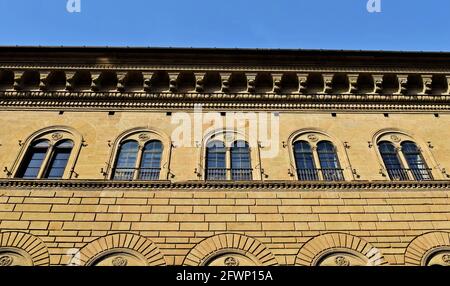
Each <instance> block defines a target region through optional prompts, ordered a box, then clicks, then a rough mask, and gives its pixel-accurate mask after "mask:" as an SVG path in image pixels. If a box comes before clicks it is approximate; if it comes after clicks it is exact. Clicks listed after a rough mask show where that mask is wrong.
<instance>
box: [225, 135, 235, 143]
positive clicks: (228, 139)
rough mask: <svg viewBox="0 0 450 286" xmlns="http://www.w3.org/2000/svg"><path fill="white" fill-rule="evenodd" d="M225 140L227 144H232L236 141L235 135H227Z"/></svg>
mask: <svg viewBox="0 0 450 286" xmlns="http://www.w3.org/2000/svg"><path fill="white" fill-rule="evenodd" d="M224 139H225V141H226V142H231V141H233V140H234V135H233V134H225V136H224Z"/></svg>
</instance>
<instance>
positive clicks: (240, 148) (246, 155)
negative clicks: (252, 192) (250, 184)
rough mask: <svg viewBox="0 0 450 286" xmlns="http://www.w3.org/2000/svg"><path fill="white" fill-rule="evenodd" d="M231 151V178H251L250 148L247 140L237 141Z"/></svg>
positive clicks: (240, 179)
mask: <svg viewBox="0 0 450 286" xmlns="http://www.w3.org/2000/svg"><path fill="white" fill-rule="evenodd" d="M230 153H231V179H232V180H239V181H242V180H251V179H252V170H251V161H250V148H249V146H248V143H247V142H245V141H236V142H234V144H233V146H232V147H231V150H230Z"/></svg>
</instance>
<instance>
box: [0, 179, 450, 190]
mask: <svg viewBox="0 0 450 286" xmlns="http://www.w3.org/2000/svg"><path fill="white" fill-rule="evenodd" d="M0 188H2V189H4V190H6V189H25V190H30V189H91V190H92V189H99V190H129V189H133V190H145V189H149V190H152V191H158V190H201V191H216V190H249V191H277V190H288V191H289V190H290V191H304V190H307V191H314V190H317V191H388V190H397V191H401V190H404V191H414V190H417V191H429V190H442V191H450V181H428V182H415V181H414V182H413V181H406V182H388V181H353V182H300V181H251V182H225V181H224V182H208V181H186V182H170V181H151V182H149V181H132V182H130V181H106V180H51V181H50V180H18V179H0Z"/></svg>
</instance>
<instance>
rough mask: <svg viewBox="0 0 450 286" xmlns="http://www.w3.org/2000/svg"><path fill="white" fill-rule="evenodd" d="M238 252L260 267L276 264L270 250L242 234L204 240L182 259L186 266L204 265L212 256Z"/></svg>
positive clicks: (229, 234)
mask: <svg viewBox="0 0 450 286" xmlns="http://www.w3.org/2000/svg"><path fill="white" fill-rule="evenodd" d="M233 250H234V251H239V252H240V253H242V254H243V255H250V256H253V257H255V258H256V259H257V260H258V264H260V265H261V266H273V265H277V264H278V262H277V260H276V259H275V256H274V255H273V254H272V252H270V250H269V249H268V248H267V247H266V246H264V245H263V244H262V243H261V242H259V241H258V240H256V239H254V238H251V237H248V236H246V235H243V234H235V233H227V234H218V235H215V236H212V237H209V238H207V239H204V240H203V241H201V242H200V243H199V244H197V245H196V246H195V247H194V248H193V249H192V250H191V251H190V252H189V253H188V255H187V256H186V258H185V259H184V265H186V266H199V265H204V264H205V263H206V262H207V260H208V259H210V258H212V257H213V256H214V254H216V253H221V252H226V251H229V252H233Z"/></svg>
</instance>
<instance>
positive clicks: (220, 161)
mask: <svg viewBox="0 0 450 286" xmlns="http://www.w3.org/2000/svg"><path fill="white" fill-rule="evenodd" d="M225 160H226V149H225V145H224V144H223V142H220V141H212V142H210V143H208V145H207V146H206V179H207V180H226V177H227V170H226V161H225Z"/></svg>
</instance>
